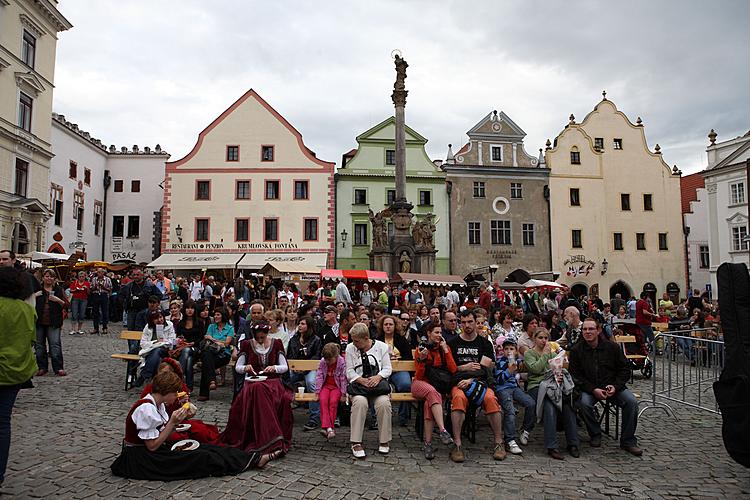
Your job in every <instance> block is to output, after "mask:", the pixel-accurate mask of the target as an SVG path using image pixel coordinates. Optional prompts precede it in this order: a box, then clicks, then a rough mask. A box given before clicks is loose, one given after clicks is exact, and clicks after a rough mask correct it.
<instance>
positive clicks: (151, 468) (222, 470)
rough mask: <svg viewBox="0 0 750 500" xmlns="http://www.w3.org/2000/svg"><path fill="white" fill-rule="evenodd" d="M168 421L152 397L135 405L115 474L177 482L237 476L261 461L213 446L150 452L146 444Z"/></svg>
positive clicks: (130, 413) (155, 436) (131, 477)
mask: <svg viewBox="0 0 750 500" xmlns="http://www.w3.org/2000/svg"><path fill="white" fill-rule="evenodd" d="M168 421H169V414H168V413H167V409H166V407H165V406H164V404H163V403H161V404H159V405H157V404H156V402H155V401H154V398H153V396H152V395H151V394H148V395H146V397H144V398H142V399H139V400H138V401H136V402H135V404H133V407H132V408H131V409H130V411H129V412H128V417H127V419H126V421H125V439H124V441H123V443H122V451H121V453H120V456H119V457H117V459H116V460H115V461H114V462H113V463H112V465H111V466H110V468H111V469H112V473H113V474H114V475H116V476H120V477H126V478H130V479H147V480H153V481H174V480H179V479H195V478H200V477H207V476H225V475H236V474H239V473H240V472H244V471H245V470H247V469H250V468H254V467H257V465H258V463H259V461H260V458H261V455H260V454H259V453H251V454H247V453H245V452H243V451H242V450H238V449H236V448H227V447H223V446H214V445H210V444H201V445H200V446H199V447H198V448H196V449H194V450H190V451H171V449H170V446H169V445H166V444H165V445H162V446H161V447H159V448H158V449H156V450H154V451H149V449H148V448H147V447H146V444H145V441H144V440H148V439H156V438H158V437H159V433H160V432H161V430H163V428H164V426H165V425H166V424H167V422H168Z"/></svg>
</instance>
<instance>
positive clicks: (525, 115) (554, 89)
mask: <svg viewBox="0 0 750 500" xmlns="http://www.w3.org/2000/svg"><path fill="white" fill-rule="evenodd" d="M59 8H60V10H61V12H62V13H63V14H64V15H65V16H66V17H67V18H68V19H69V20H70V21H71V22H72V23H73V25H74V27H73V28H72V29H71V30H70V31H68V32H64V33H62V34H61V35H60V39H59V42H58V56H57V71H56V79H55V85H56V89H55V102H54V111H56V112H57V113H62V114H64V115H65V116H66V118H68V119H69V120H71V121H73V122H75V123H78V124H79V126H80V127H81V128H82V129H84V130H87V131H89V132H91V133H92V135H94V136H95V137H97V138H100V139H102V140H103V141H104V142H105V143H106V144H113V143H114V144H116V145H117V146H118V147H119V146H122V145H127V146H128V147H132V145H133V144H138V145H139V146H141V148H142V147H143V146H144V145H150V146H152V147H153V145H155V144H156V143H159V144H161V146H162V147H163V148H164V149H166V150H167V151H168V152H169V153H171V155H172V159H173V160H176V159H179V158H181V157H182V156H184V155H185V154H187V152H188V151H190V149H191V148H192V147H193V145H194V144H195V141H196V139H197V137H198V133H199V132H200V131H201V130H203V128H205V127H206V126H207V125H208V124H209V123H210V122H211V121H212V120H213V119H214V118H216V117H217V116H218V115H219V114H221V112H223V111H224V110H225V109H226V108H227V107H229V106H230V105H231V104H232V103H233V102H234V101H235V100H236V99H237V98H238V97H240V96H241V95H242V94H243V93H244V92H246V91H247V90H248V89H250V88H253V89H255V90H256V91H257V92H258V93H259V94H260V95H261V96H262V97H263V98H264V99H265V100H266V101H268V102H269V103H270V104H271V105H272V106H273V107H274V108H276V110H278V111H279V112H280V113H281V114H282V115H283V116H284V117H286V118H287V120H289V121H290V122H291V123H292V125H294V126H295V127H296V128H297V129H298V130H299V131H300V132H301V133H302V135H303V138H304V140H305V144H306V145H307V146H308V147H309V148H310V149H312V150H314V151H315V152H316V153H317V155H318V157H319V158H322V159H324V160H328V161H335V162H336V163H337V165H338V164H340V162H341V155H342V153H344V152H346V151H348V150H349V149H351V148H352V147H355V146H356V142H355V140H354V138H355V137H356V136H357V135H358V134H360V133H361V132H363V131H365V130H367V129H368V128H370V127H371V126H373V125H375V124H376V123H378V122H380V121H381V120H383V119H385V118H387V117H388V116H390V115H391V114H392V113H393V107H392V103H391V99H390V94H391V90H392V86H393V80H394V78H395V72H394V69H393V63H392V61H391V58H390V53H391V51H392V50H393V49H396V48H398V49H400V50H401V51H402V52H403V54H404V56H405V58H406V60H407V61H408V62H409V66H410V67H409V70H408V78H407V80H406V84H407V89H408V90H409V97H408V101H407V107H406V121H407V124H408V125H409V126H411V127H412V128H414V129H415V130H416V131H417V132H419V133H421V134H422V135H423V136H425V137H426V138H427V139H429V142H428V144H427V152H428V154H429V155H430V157H431V158H433V159H436V158H441V159H444V158H445V154H446V150H447V144H448V143H453V144H454V151H455V146H458V145H460V144H463V143H464V142H465V141H466V140H467V137H466V131H467V130H469V129H470V128H471V127H472V126H473V125H474V124H475V123H476V122H478V121H479V120H480V119H481V118H482V117H483V116H484V115H486V114H487V113H488V112H490V111H492V110H493V109H497V110H502V111H505V113H506V114H507V115H508V116H510V117H511V118H512V119H513V120H514V121H515V122H516V123H517V124H518V125H519V126H520V127H521V128H523V129H524V130H525V131H526V133H527V134H528V135H527V137H526V139H525V148H526V151H528V152H529V153H530V154H533V155H536V154H538V149H539V148H540V147H543V146H544V142H545V141H546V139H547V138H554V137H555V136H556V135H557V134H558V133H559V132H560V131H561V130H562V128H563V127H564V126H565V124H566V123H567V121H568V116H569V115H570V113H574V114H575V116H576V118H577V119H578V120H581V119H583V117H584V116H585V115H586V114H587V113H588V112H589V111H591V109H592V108H593V106H594V105H595V104H596V103H597V102H598V101H599V100H600V99H601V91H602V89H606V90H607V97H608V98H609V99H611V100H612V101H614V102H615V104H616V105H617V107H618V108H619V109H620V110H621V111H623V112H624V113H625V114H626V115H627V116H628V117H629V118H630V119H631V121H635V119H636V117H638V116H640V117H642V119H643V123H644V126H645V131H646V137H647V139H648V141H649V146H650V147H651V148H652V149H653V147H654V145H655V144H656V143H659V144H660V145H661V148H662V152H663V154H664V159H665V161H666V162H667V163H669V164H670V165H673V164H677V165H678V166H679V167H680V168H681V169H682V170H683V172H685V173H692V172H696V171H698V170H701V169H702V168H704V167H705V161H706V160H705V147H706V146H707V144H708V139H707V138H706V134H707V133H708V131H709V130H710V129H711V128H714V129H716V131H717V132H718V134H719V140H725V139H729V138H732V137H735V136H737V135H741V134H743V133H745V132H747V131H748V130H749V129H750V99H748V93H747V89H748V88H750V67H749V66H748V64H747V49H748V47H750V31H749V30H748V29H747V21H748V19H750V2H748V1H745V0H735V1H714V2H705V1H692V0H669V1H653V0H648V1H635V0H628V1H621V2H605V1H598V0H587V1H572V0H569V1H531V0H518V1H506V0H503V1H499V0H493V1H490V0H487V1H484V2H468V1H436V0H432V1H382V0H377V1H375V0H370V1H366V2H365V1H341V2H332V1H331V2H329V1H323V0H319V1H314V2H312V1H294V2H293V1H281V0H278V1H277V0H274V1H271V0H269V1H265V2H261V1H249V0H247V1H246V0H242V1H241V0H212V1H210V2H206V1H204V0H201V1H199V0H156V1H155V0H127V1H122V0H96V1H92V0H61V1H60V5H59ZM743 89H744V91H743Z"/></svg>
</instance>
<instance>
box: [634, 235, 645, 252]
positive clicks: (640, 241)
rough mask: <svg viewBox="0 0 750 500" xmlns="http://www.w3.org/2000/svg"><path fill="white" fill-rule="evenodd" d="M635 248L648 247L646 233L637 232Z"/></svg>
mask: <svg viewBox="0 0 750 500" xmlns="http://www.w3.org/2000/svg"><path fill="white" fill-rule="evenodd" d="M635 248H636V250H645V249H646V233H635Z"/></svg>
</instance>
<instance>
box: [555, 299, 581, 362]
mask: <svg viewBox="0 0 750 500" xmlns="http://www.w3.org/2000/svg"><path fill="white" fill-rule="evenodd" d="M563 318H564V319H565V324H566V325H568V329H567V331H566V332H565V335H564V336H563V337H561V338H560V341H559V343H560V345H561V346H563V347H564V348H565V349H566V350H568V351H569V350H570V349H571V348H572V347H573V346H574V345H575V343H576V342H578V339H579V338H580V337H581V313H579V312H578V308H576V307H575V306H568V307H566V308H565V311H563Z"/></svg>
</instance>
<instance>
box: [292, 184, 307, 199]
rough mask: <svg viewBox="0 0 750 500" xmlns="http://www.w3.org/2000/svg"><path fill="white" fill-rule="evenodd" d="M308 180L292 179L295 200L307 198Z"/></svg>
mask: <svg viewBox="0 0 750 500" xmlns="http://www.w3.org/2000/svg"><path fill="white" fill-rule="evenodd" d="M309 186H310V182H309V181H294V199H295V200H309V199H310V194H309V192H308V191H309V189H308V188H309Z"/></svg>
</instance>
